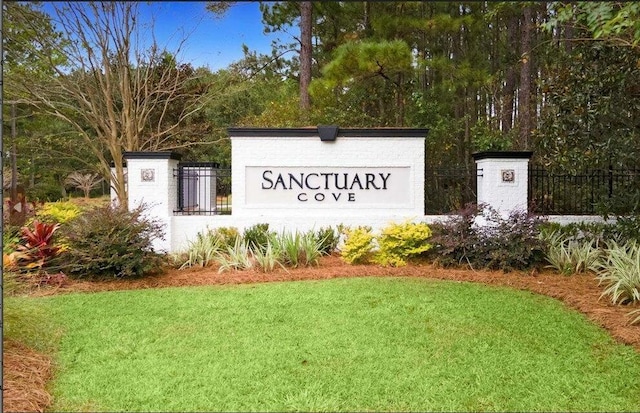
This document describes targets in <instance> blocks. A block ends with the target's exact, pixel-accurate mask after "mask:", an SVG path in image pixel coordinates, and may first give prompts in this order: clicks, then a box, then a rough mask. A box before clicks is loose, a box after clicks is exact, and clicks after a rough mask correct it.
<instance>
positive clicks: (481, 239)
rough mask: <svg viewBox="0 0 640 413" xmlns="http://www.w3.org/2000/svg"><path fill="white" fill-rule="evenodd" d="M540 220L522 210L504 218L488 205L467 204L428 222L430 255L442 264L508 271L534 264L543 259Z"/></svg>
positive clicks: (543, 247) (543, 248) (543, 245)
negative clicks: (445, 215) (429, 228)
mask: <svg viewBox="0 0 640 413" xmlns="http://www.w3.org/2000/svg"><path fill="white" fill-rule="evenodd" d="M542 222H543V221H542V220H541V219H540V218H537V217H534V216H531V215H528V214H527V213H526V212H523V211H514V212H512V213H510V214H509V216H507V217H505V218H503V217H502V216H501V215H500V214H499V213H497V212H496V211H495V210H493V209H492V208H490V207H486V206H482V205H481V206H477V205H474V204H470V205H467V206H466V207H465V208H464V209H463V210H461V211H459V213H458V214H457V215H454V216H452V217H451V218H450V219H449V220H448V221H446V222H440V223H435V224H432V225H431V229H432V230H433V234H434V235H433V237H432V244H433V245H434V249H433V255H435V254H436V253H437V255H435V256H436V260H437V261H438V262H439V263H441V264H443V265H445V266H449V265H465V264H467V265H468V266H470V267H471V268H487V269H496V270H497V269H500V270H503V271H511V270H518V269H526V268H530V267H532V266H535V265H537V264H539V263H541V262H543V259H544V251H545V243H544V241H543V240H542V239H541V238H540V237H539V233H540V230H539V227H540V224H541V223H542Z"/></svg>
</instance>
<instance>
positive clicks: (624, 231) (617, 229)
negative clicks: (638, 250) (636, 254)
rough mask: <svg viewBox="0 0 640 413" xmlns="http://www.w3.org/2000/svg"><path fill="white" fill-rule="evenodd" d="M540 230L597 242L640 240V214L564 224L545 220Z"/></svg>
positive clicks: (620, 242)
mask: <svg viewBox="0 0 640 413" xmlns="http://www.w3.org/2000/svg"><path fill="white" fill-rule="evenodd" d="M541 232H542V233H543V234H545V233H553V232H558V233H561V234H562V235H564V236H566V237H568V238H571V239H573V240H579V241H580V240H586V241H592V242H594V243H597V244H601V243H602V242H603V241H607V240H614V241H616V242H617V243H618V244H625V243H627V242H629V241H637V242H640V216H638V215H633V216H628V217H617V218H616V220H615V221H612V222H611V221H610V222H574V223H570V224H565V225H561V224H558V223H552V222H547V223H545V224H544V225H543V226H542V228H541Z"/></svg>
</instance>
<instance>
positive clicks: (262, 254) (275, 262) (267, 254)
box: [253, 241, 284, 272]
mask: <svg viewBox="0 0 640 413" xmlns="http://www.w3.org/2000/svg"><path fill="white" fill-rule="evenodd" d="M253 259H254V260H255V262H256V264H257V265H258V266H259V267H260V269H261V270H262V271H264V272H269V271H273V270H274V269H275V268H276V266H280V267H282V268H284V266H283V265H282V263H281V262H280V256H279V253H278V251H276V249H275V248H273V244H271V242H270V241H267V246H266V248H265V249H264V251H262V250H260V249H256V250H254V251H253Z"/></svg>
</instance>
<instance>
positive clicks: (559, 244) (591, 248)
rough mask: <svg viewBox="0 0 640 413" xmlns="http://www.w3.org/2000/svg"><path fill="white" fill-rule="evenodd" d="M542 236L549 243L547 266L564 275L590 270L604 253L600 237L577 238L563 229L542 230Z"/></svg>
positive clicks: (546, 255) (546, 254) (546, 256)
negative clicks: (599, 245) (600, 245)
mask: <svg viewBox="0 0 640 413" xmlns="http://www.w3.org/2000/svg"><path fill="white" fill-rule="evenodd" d="M541 238H542V240H543V241H545V243H546V245H547V249H546V253H545V258H546V260H547V261H548V262H549V264H550V265H548V266H547V267H549V268H554V269H556V270H557V271H558V272H560V273H561V274H563V275H572V274H580V273H584V272H586V271H588V270H589V269H590V268H591V267H592V266H593V265H594V264H595V263H596V262H597V260H598V259H599V258H600V255H601V254H602V251H601V250H600V249H599V248H598V239H584V238H583V239H575V237H574V236H571V235H566V234H565V233H564V232H563V231H561V230H555V231H553V232H551V233H549V232H542V233H541Z"/></svg>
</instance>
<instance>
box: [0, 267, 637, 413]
mask: <svg viewBox="0 0 640 413" xmlns="http://www.w3.org/2000/svg"><path fill="white" fill-rule="evenodd" d="M362 276H372V277H387V276H410V277H423V278H430V279H441V280H453V281H471V282H477V283H481V284H485V285H500V286H509V287H512V288H517V289H521V290H528V291H532V292H535V293H539V294H544V295H547V296H549V297H553V298H555V299H558V300H560V301H562V302H563V303H565V305H567V306H568V307H570V308H573V309H575V310H577V311H580V312H582V313H584V314H585V315H586V316H587V317H588V318H589V319H590V320H591V321H593V322H594V323H595V324H597V325H599V326H601V327H602V328H605V329H606V330H608V331H609V333H610V334H611V335H612V336H613V337H614V338H615V339H616V340H617V341H618V342H620V343H624V344H627V345H630V346H633V347H634V348H635V349H636V350H637V351H640V325H630V324H629V321H630V319H629V317H628V315H627V314H628V313H629V312H630V311H631V310H633V309H634V308H638V306H635V307H631V306H620V305H613V304H611V302H610V300H609V299H608V298H607V297H602V298H600V294H601V293H602V291H603V287H602V286H599V285H598V281H597V280H596V279H595V277H594V276H593V275H592V274H587V275H574V276H570V277H565V276H562V275H558V274H557V273H554V272H550V271H549V272H547V271H543V272H538V271H535V270H534V271H533V272H512V273H503V272H498V271H473V270H461V269H445V268H439V267H437V266H434V265H432V264H415V265H408V266H405V267H399V268H393V267H382V266H377V265H348V264H345V263H344V262H343V261H342V260H341V259H340V258H338V257H335V256H330V257H323V258H322V259H321V261H320V265H319V266H317V267H310V268H298V269H286V270H285V269H277V270H276V271H273V272H270V273H263V272H261V271H258V270H246V271H230V272H229V271H228V272H224V273H221V274H220V273H218V271H217V268H213V267H207V268H200V267H197V268H190V269H186V270H169V271H167V272H165V273H163V274H159V275H155V276H150V277H146V278H142V279H135V280H111V281H76V280H67V281H66V282H65V283H63V284H62V285H59V286H56V287H42V288H39V289H37V290H36V291H34V292H33V295H37V296H41V295H52V294H64V293H70V292H97V291H113V290H129V289H142V288H163V287H181V286H199V285H223V284H245V283H261V282H278V281H293V280H321V279H330V278H344V277H362ZM9 349H11V347H9ZM7 350H8V349H7V348H6V344H5V351H4V360H3V367H4V369H5V370H4V371H5V380H6V379H7V376H8V375H11V377H17V379H18V380H17V381H19V379H20V378H22V379H27V380H29V382H28V383H26V384H18V383H17V381H14V382H13V383H10V382H5V381H4V380H3V385H4V401H3V410H4V411H24V410H28V411H42V410H43V409H44V408H45V407H46V406H47V405H48V403H49V401H50V399H47V398H43V397H41V396H42V395H41V392H43V391H44V383H46V379H47V378H48V375H49V374H50V362H49V360H48V359H47V358H46V357H43V358H41V359H37V358H35V356H31V357H34V358H33V361H34V364H37V363H38V362H36V360H40V361H39V362H40V363H42V365H41V366H40V367H37V368H36V366H35V365H33V366H31V365H30V366H29V367H27V366H26V364H24V363H23V361H22V360H21V358H15V357H7V356H8V354H7ZM22 350H25V351H31V353H28V354H33V352H32V350H29V349H20V348H16V350H15V351H22ZM12 351H13V350H12ZM27 361H29V357H27ZM14 369H15V370H16V371H17V372H20V371H23V372H24V371H31V370H28V369H34V370H33V374H31V375H30V374H23V375H21V376H20V375H19V374H14V372H13V370H14ZM36 371H41V372H45V373H46V374H45V375H37V374H36V373H35V372H36ZM10 387H12V389H13V391H9V389H10ZM27 389H29V392H32V393H33V400H34V401H33V403H34V405H33V407H34V408H31V407H30V408H21V407H20V406H21V405H18V404H16V405H15V406H16V408H12V407H11V406H14V405H12V404H11V403H13V402H14V401H13V398H14V397H17V398H16V399H15V402H16V403H19V402H20V401H21V400H26V399H28V398H29V397H31V396H29V394H30V393H28V391H27ZM38 389H41V390H38ZM45 393H46V392H45ZM47 396H48V395H47ZM36 400H37V401H36ZM38 403H45V404H38ZM36 405H37V406H39V407H38V408H35V406H36ZM25 407H27V406H26V405H25Z"/></svg>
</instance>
